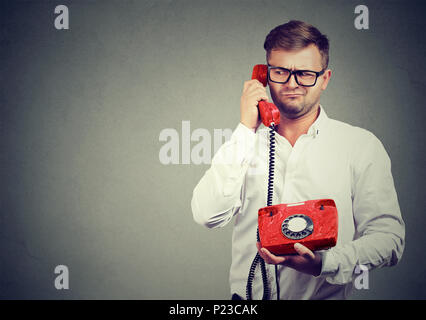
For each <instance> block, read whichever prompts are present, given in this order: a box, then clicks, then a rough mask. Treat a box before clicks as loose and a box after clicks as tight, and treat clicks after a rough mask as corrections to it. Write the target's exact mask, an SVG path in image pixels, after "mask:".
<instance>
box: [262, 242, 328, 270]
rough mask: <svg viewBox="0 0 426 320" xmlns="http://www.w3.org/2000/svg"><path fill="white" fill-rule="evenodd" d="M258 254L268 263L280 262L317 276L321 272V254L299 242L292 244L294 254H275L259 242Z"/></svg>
mask: <svg viewBox="0 0 426 320" xmlns="http://www.w3.org/2000/svg"><path fill="white" fill-rule="evenodd" d="M256 246H257V250H258V251H259V254H260V256H261V257H262V258H263V260H265V262H266V263H269V264H281V265H283V266H286V267H289V268H293V269H295V270H297V271H300V272H303V273H307V274H310V275H313V276H315V277H316V276H319V274H320V273H321V267H322V259H321V255H319V254H318V253H314V252H312V251H311V250H309V249H308V248H306V247H305V246H304V245H302V244H300V243H295V244H294V250H296V252H297V254H296V255H285V256H276V255H274V254H272V253H271V252H270V251H269V250H267V249H265V248H262V247H261V245H260V242H258V243H257V244H256Z"/></svg>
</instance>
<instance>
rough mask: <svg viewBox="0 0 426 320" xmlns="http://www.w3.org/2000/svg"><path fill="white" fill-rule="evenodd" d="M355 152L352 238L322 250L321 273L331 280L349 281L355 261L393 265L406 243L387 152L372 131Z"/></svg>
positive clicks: (353, 272)
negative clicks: (353, 232)
mask: <svg viewBox="0 0 426 320" xmlns="http://www.w3.org/2000/svg"><path fill="white" fill-rule="evenodd" d="M357 152H358V155H357V157H355V158H354V159H355V161H354V163H353V165H352V179H353V182H352V212H353V216H354V223H355V228H356V234H355V240H353V241H351V242H349V243H347V244H344V245H342V246H336V247H334V248H331V249H330V250H327V251H323V252H322V253H321V254H322V258H323V265H322V270H321V276H325V277H326V279H327V281H328V282H329V283H332V284H345V283H348V282H351V281H352V280H353V278H354V277H356V276H357V275H358V274H357V273H355V269H356V268H357V266H358V265H364V266H365V267H367V268H368V270H371V269H374V268H378V267H382V266H392V265H395V264H396V263H397V262H398V261H399V260H400V258H401V256H402V253H403V250H404V245H405V242H404V238H405V224H404V221H403V220H402V217H401V212H400V208H399V204H398V198H397V194H396V190H395V186H394V181H393V177H392V173H391V161H390V159H389V156H388V154H387V153H386V151H385V149H384V147H383V145H382V143H381V142H380V141H379V140H378V139H377V138H376V137H375V136H374V135H373V134H370V138H369V139H368V142H366V143H365V145H364V146H363V147H362V148H360V150H357Z"/></svg>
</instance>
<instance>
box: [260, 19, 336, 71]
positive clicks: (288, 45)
mask: <svg viewBox="0 0 426 320" xmlns="http://www.w3.org/2000/svg"><path fill="white" fill-rule="evenodd" d="M310 44H314V45H315V46H316V47H317V48H318V50H319V52H320V53H321V58H322V66H323V68H324V69H326V68H327V67H328V48H329V44H328V39H327V36H326V35H324V34H322V33H321V32H320V31H319V30H318V29H317V28H315V27H314V26H312V25H310V24H308V23H306V22H303V21H297V20H291V21H289V22H287V23H284V24H282V25H279V26H278V27H276V28H274V29H272V30H271V32H269V34H268V35H267V36H266V39H265V43H264V44H263V47H264V48H265V50H266V56H267V57H269V55H270V53H271V50H273V49H284V50H295V49H303V48H306V47H307V46H309V45H310Z"/></svg>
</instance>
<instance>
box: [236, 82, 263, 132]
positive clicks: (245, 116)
mask: <svg viewBox="0 0 426 320" xmlns="http://www.w3.org/2000/svg"><path fill="white" fill-rule="evenodd" d="M260 100H265V101H268V95H267V93H266V88H265V87H264V86H263V85H262V84H261V83H260V82H259V81H258V80H248V81H246V82H244V89H243V94H242V95H241V103H240V111H241V120H240V122H241V123H242V124H243V125H245V126H246V127H247V128H249V129H252V130H255V131H256V130H257V128H258V127H259V126H260V124H261V120H260V117H259V111H258V109H257V105H258V103H259V101H260Z"/></svg>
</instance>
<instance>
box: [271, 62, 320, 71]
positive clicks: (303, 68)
mask: <svg viewBox="0 0 426 320" xmlns="http://www.w3.org/2000/svg"><path fill="white" fill-rule="evenodd" d="M268 67H276V68H284V69H288V70H313V69H312V68H311V69H310V68H308V67H306V66H304V65H303V66H300V68H294V69H290V68H287V67H281V66H274V65H271V64H269V63H268Z"/></svg>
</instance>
